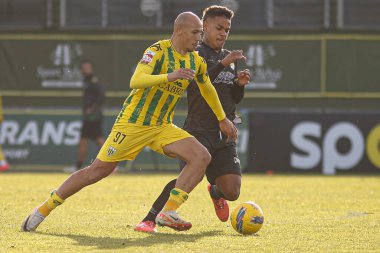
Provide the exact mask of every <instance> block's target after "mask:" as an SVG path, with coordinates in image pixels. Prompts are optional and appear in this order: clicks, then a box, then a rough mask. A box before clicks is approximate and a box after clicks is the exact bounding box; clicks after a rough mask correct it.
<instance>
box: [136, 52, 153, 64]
mask: <svg viewBox="0 0 380 253" xmlns="http://www.w3.org/2000/svg"><path fill="white" fill-rule="evenodd" d="M155 54H156V53H155V52H153V51H151V50H148V51H146V52H145V54H144V55H143V57H142V59H141V61H140V63H144V64H149V63H151V62H152V60H153V56H154V55H155Z"/></svg>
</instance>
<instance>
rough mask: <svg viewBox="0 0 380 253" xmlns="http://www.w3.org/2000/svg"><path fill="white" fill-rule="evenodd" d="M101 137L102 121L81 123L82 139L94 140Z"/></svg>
mask: <svg viewBox="0 0 380 253" xmlns="http://www.w3.org/2000/svg"><path fill="white" fill-rule="evenodd" d="M102 136H103V129H102V121H83V122H82V131H81V137H82V138H89V139H93V140H96V139H97V138H99V137H102Z"/></svg>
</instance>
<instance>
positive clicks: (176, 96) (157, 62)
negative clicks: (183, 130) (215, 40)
mask: <svg viewBox="0 0 380 253" xmlns="http://www.w3.org/2000/svg"><path fill="white" fill-rule="evenodd" d="M138 64H144V65H147V66H149V67H151V73H150V74H152V75H160V74H166V73H171V72H173V71H175V70H177V69H179V68H190V69H193V70H194V71H195V81H196V82H197V83H198V85H201V84H203V83H205V82H206V81H207V82H209V77H208V74H207V65H206V62H205V61H204V59H203V58H202V57H200V56H199V55H198V53H197V52H189V53H187V54H186V55H181V54H179V53H178V52H177V51H176V50H175V49H174V48H173V47H172V44H171V41H170V40H161V41H158V42H157V43H155V44H153V45H152V46H150V47H149V48H148V49H146V50H145V52H144V55H143V58H142V59H141V61H140V62H139V63H138ZM149 71H150V69H149ZM144 81H146V82H149V78H147V80H144ZM190 82H191V80H185V79H178V80H176V81H173V82H168V81H166V82H163V83H161V84H158V85H156V86H153V87H148V88H141V89H133V90H132V91H131V93H130V94H129V96H128V97H127V99H126V100H125V102H124V105H123V108H122V110H121V111H120V113H119V115H118V117H117V119H116V123H124V122H128V123H133V124H137V125H143V126H154V125H162V124H168V123H171V122H172V119H173V114H174V109H175V107H176V105H177V103H178V101H179V100H180V98H181V97H182V95H183V93H184V92H185V90H186V88H187V86H188V85H189V84H190Z"/></svg>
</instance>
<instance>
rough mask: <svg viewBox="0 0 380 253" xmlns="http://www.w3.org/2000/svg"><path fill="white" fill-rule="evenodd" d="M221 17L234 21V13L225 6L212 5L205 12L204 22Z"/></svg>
mask: <svg viewBox="0 0 380 253" xmlns="http://www.w3.org/2000/svg"><path fill="white" fill-rule="evenodd" d="M220 16H224V17H226V18H228V19H232V18H233V17H234V12H233V11H232V10H230V9H228V8H227V7H224V6H220V5H212V6H209V7H207V8H206V9H204V10H203V17H202V20H203V21H205V20H206V19H207V18H214V17H220Z"/></svg>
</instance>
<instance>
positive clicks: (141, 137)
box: [97, 125, 155, 162]
mask: <svg viewBox="0 0 380 253" xmlns="http://www.w3.org/2000/svg"><path fill="white" fill-rule="evenodd" d="M150 130H151V128H148V127H140V126H133V125H127V126H124V127H114V128H113V129H112V131H111V133H110V134H109V136H108V137H107V139H106V141H105V142H104V144H103V146H102V148H101V149H100V151H99V153H98V156H97V158H98V159H99V160H101V161H103V162H119V161H124V160H133V159H135V158H136V156H137V155H138V153H140V152H141V150H142V149H143V148H144V147H145V146H147V145H148V144H149V142H150V141H151V139H152V138H153V136H154V135H155V133H154V131H150Z"/></svg>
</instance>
